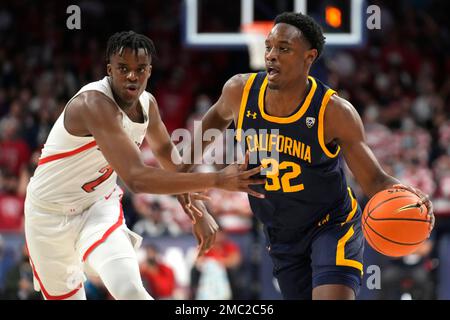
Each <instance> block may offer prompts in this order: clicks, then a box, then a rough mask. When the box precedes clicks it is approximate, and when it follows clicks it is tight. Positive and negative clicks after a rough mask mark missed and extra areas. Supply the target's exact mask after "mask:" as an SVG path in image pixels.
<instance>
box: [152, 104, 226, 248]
mask: <svg viewBox="0 0 450 320" xmlns="http://www.w3.org/2000/svg"><path fill="white" fill-rule="evenodd" d="M146 139H147V142H148V144H149V145H150V147H151V149H152V152H153V154H154V155H155V157H156V159H157V160H158V162H159V164H160V165H161V167H162V168H164V169H166V170H170V171H175V172H176V171H177V170H178V169H179V167H180V164H181V157H180V155H179V152H178V150H177V149H176V148H175V145H174V143H173V142H172V140H171V139H170V136H169V133H168V132H167V129H166V126H165V125H164V123H163V121H162V119H161V116H160V113H159V108H158V103H157V102H156V99H155V98H154V97H153V96H152V95H151V96H150V107H149V124H148V128H147V132H146ZM177 197H178V199H179V200H180V198H181V199H185V198H187V199H189V203H185V204H184V205H182V207H183V210H184V211H185V212H186V214H187V215H188V216H189V217H190V219H191V220H192V223H193V226H192V233H193V235H194V236H195V238H196V240H197V243H198V255H199V256H202V255H203V254H204V253H205V252H207V251H208V250H209V249H211V247H212V246H213V244H214V242H215V239H216V234H217V231H218V230H219V226H218V225H217V222H216V221H215V220H214V218H213V217H212V216H211V215H210V214H209V212H208V210H207V209H206V206H205V205H204V204H203V202H201V201H195V200H199V199H202V200H207V199H209V198H208V197H206V196H202V195H201V194H197V193H186V194H182V195H178V196H177ZM191 198H192V200H191ZM191 201H192V202H191ZM180 203H181V201H180Z"/></svg>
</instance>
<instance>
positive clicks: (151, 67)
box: [147, 65, 153, 79]
mask: <svg viewBox="0 0 450 320" xmlns="http://www.w3.org/2000/svg"><path fill="white" fill-rule="evenodd" d="M152 69H153V66H152V65H149V66H148V78H147V79H149V78H150V76H151V75H152Z"/></svg>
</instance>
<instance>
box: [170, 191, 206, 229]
mask: <svg viewBox="0 0 450 320" xmlns="http://www.w3.org/2000/svg"><path fill="white" fill-rule="evenodd" d="M177 199H178V202H179V203H180V205H181V207H182V208H183V210H184V212H185V213H186V214H187V215H188V217H189V218H190V219H191V221H192V223H193V224H194V223H195V222H196V221H197V219H196V216H197V217H201V216H202V215H203V212H202V211H201V210H199V209H198V208H197V207H196V206H194V205H192V201H195V200H211V198H210V197H208V196H207V195H206V194H204V193H203V192H192V193H183V194H179V195H177Z"/></svg>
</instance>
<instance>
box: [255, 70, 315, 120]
mask: <svg viewBox="0 0 450 320" xmlns="http://www.w3.org/2000/svg"><path fill="white" fill-rule="evenodd" d="M308 79H309V80H310V81H311V83H312V85H311V89H310V90H309V93H308V95H307V96H306V99H305V101H304V102H303V105H302V106H301V107H300V109H299V110H298V111H297V112H296V113H294V114H293V115H291V116H289V117H275V116H271V115H268V114H267V113H266V112H265V110H264V93H265V92H266V88H267V76H266V77H265V78H264V81H263V83H262V85H261V88H260V90H259V98H258V105H259V110H260V112H261V116H262V117H263V118H264V119H265V120H267V121H270V122H275V123H291V122H295V121H297V120H298V119H300V118H301V117H302V116H303V115H304V114H305V112H306V110H308V108H309V105H310V104H311V100H312V98H313V96H314V93H315V92H316V88H317V83H316V80H314V78H313V77H310V76H308Z"/></svg>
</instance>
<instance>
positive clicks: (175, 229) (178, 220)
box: [133, 194, 192, 238]
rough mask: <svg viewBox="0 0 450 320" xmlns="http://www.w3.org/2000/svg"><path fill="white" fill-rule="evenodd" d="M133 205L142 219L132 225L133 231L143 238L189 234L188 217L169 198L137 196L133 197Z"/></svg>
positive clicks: (146, 195)
mask: <svg viewBox="0 0 450 320" xmlns="http://www.w3.org/2000/svg"><path fill="white" fill-rule="evenodd" d="M133 205H134V208H135V209H136V212H137V213H138V214H139V215H140V216H141V217H142V219H141V220H140V221H138V222H137V223H136V224H135V225H134V227H133V231H134V232H136V233H138V234H139V235H141V236H143V237H144V238H145V237H159V236H167V235H170V236H177V235H180V234H182V233H185V232H190V229H191V226H192V224H191V222H190V220H189V217H188V216H187V215H186V214H185V213H184V211H183V209H182V208H181V206H180V205H179V204H178V201H177V200H176V199H175V198H173V197H171V196H167V195H151V194H138V195H134V197H133Z"/></svg>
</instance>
